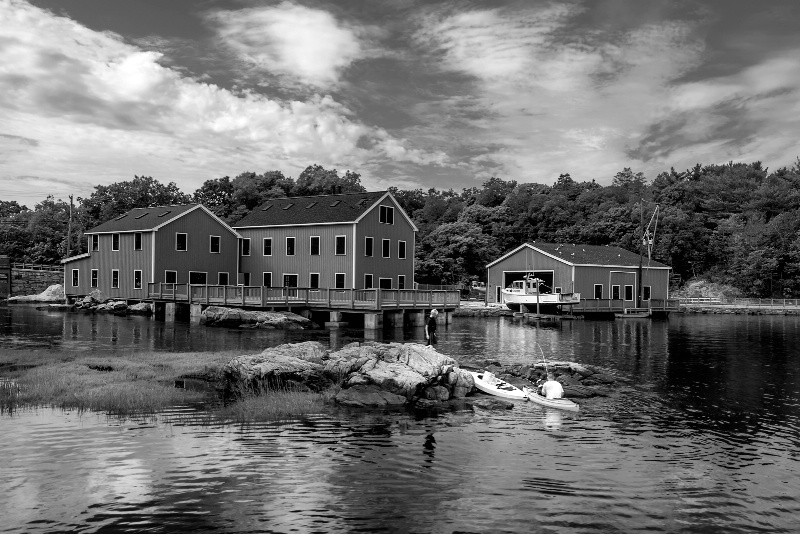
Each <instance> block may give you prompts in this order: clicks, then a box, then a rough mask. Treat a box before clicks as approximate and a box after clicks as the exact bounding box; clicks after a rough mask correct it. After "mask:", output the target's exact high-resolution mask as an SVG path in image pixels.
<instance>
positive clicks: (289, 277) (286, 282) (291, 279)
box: [283, 274, 298, 287]
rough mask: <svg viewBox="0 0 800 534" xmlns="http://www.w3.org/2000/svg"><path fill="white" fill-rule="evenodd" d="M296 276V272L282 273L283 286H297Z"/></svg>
mask: <svg viewBox="0 0 800 534" xmlns="http://www.w3.org/2000/svg"><path fill="white" fill-rule="evenodd" d="M297 280H298V276H297V275H296V274H284V275H283V287H297V283H298V282H297Z"/></svg>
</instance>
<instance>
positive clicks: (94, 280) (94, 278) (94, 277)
mask: <svg viewBox="0 0 800 534" xmlns="http://www.w3.org/2000/svg"><path fill="white" fill-rule="evenodd" d="M89 285H90V286H91V287H97V269H92V279H91V283H90V284H89Z"/></svg>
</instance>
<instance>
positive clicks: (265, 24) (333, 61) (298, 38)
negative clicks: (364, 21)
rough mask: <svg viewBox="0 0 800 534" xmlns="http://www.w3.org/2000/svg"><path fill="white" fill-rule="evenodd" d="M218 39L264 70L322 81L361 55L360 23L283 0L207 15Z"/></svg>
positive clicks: (337, 76)
mask: <svg viewBox="0 0 800 534" xmlns="http://www.w3.org/2000/svg"><path fill="white" fill-rule="evenodd" d="M207 18H208V20H209V21H210V22H211V23H212V24H214V26H215V29H216V32H217V34H218V36H219V38H220V40H221V41H222V42H223V43H224V44H225V45H227V46H228V47H230V48H231V49H232V50H233V51H234V52H236V54H237V55H238V56H239V57H241V58H242V59H243V60H244V61H246V62H247V63H249V64H251V65H252V66H253V67H255V68H256V69H258V70H260V71H262V72H265V73H268V74H279V75H288V76H291V77H292V78H293V79H295V80H297V81H299V82H300V83H304V84H309V85H313V86H317V87H327V86H330V85H335V84H337V83H338V82H339V80H340V77H341V75H342V72H343V71H344V70H345V69H346V68H347V67H349V66H350V65H351V64H352V63H353V62H354V61H357V60H358V59H360V58H362V57H364V56H365V55H366V49H365V47H364V46H363V44H362V40H361V36H363V35H365V34H366V33H367V32H366V30H365V29H364V28H361V27H358V26H355V25H347V24H345V23H343V22H340V21H337V20H336V18H335V17H334V16H333V15H331V14H330V13H329V12H327V11H323V10H320V9H312V8H308V7H304V6H300V5H295V4H291V3H289V2H283V3H281V4H278V5H274V6H264V7H251V8H245V9H240V10H236V11H214V12H212V13H209V14H208V15H207Z"/></svg>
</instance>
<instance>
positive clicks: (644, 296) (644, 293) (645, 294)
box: [642, 286, 650, 300]
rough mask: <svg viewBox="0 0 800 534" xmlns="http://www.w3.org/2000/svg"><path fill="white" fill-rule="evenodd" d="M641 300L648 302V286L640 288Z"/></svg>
mask: <svg viewBox="0 0 800 534" xmlns="http://www.w3.org/2000/svg"><path fill="white" fill-rule="evenodd" d="M642 300H650V286H644V287H642Z"/></svg>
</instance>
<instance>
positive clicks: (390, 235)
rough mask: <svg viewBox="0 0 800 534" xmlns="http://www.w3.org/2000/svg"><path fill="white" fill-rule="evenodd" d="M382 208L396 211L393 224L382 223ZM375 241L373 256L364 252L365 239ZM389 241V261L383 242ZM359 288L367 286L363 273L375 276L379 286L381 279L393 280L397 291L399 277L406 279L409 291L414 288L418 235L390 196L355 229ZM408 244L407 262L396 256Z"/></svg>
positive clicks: (376, 284) (357, 282)
mask: <svg viewBox="0 0 800 534" xmlns="http://www.w3.org/2000/svg"><path fill="white" fill-rule="evenodd" d="M380 206H391V207H393V208H394V224H383V223H380V222H379V220H380ZM367 236H370V237H372V238H373V247H372V257H367V256H365V255H364V253H365V239H364V238H365V237H367ZM384 239H389V240H390V247H389V249H390V252H391V257H390V258H384V257H383V245H382V244H383V240H384ZM356 241H357V243H356V260H357V261H356V287H358V288H363V287H364V274H367V273H369V274H372V275H373V281H374V282H373V283H374V285H375V287H377V286H378V280H379V279H380V278H391V279H392V287H393V288H397V278H398V276H399V275H404V276H405V277H406V289H413V287H414V250H415V248H416V232H415V231H414V228H413V227H412V226H411V225H410V224H409V222H408V221H407V220H406V218H405V217H403V216H402V215H401V213H400V206H399V205H397V204H396V203H395V202H394V201H393V200H392V199H391V198H390V197H386V198H385V199H383V200H382V201H381V202H380V204H379V205H376V206H375V207H374V208H373V209H372V210H371V211H369V212H368V213H367V214H366V215H365V216H364V218H362V219H361V221H359V223H358V228H357V229H356ZM399 241H405V242H406V259H404V260H401V259H398V257H397V247H398V245H397V243H398V242H399Z"/></svg>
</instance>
